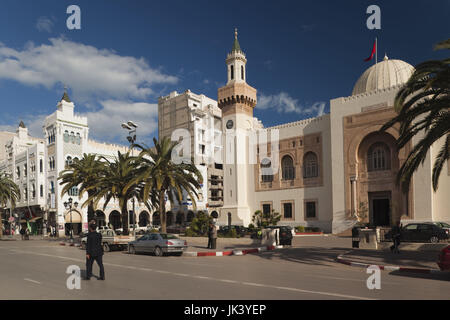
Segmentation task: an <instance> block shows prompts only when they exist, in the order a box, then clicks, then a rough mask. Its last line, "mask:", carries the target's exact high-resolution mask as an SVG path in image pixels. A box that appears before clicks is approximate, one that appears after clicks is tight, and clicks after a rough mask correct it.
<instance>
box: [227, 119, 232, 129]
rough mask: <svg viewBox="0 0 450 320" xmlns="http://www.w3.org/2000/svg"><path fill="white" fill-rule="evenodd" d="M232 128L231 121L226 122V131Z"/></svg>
mask: <svg viewBox="0 0 450 320" xmlns="http://www.w3.org/2000/svg"><path fill="white" fill-rule="evenodd" d="M231 128H233V120H228V121H227V129H231Z"/></svg>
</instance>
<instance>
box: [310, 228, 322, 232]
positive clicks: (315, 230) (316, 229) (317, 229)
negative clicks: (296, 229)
mask: <svg viewBox="0 0 450 320" xmlns="http://www.w3.org/2000/svg"><path fill="white" fill-rule="evenodd" d="M312 232H321V230H320V228H319V227H313V228H312Z"/></svg>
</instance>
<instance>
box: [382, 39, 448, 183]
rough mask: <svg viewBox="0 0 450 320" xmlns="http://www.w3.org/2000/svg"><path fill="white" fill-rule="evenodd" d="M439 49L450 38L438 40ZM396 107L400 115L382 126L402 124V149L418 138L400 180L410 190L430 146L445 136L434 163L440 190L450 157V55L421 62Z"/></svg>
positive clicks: (446, 44)
mask: <svg viewBox="0 0 450 320" xmlns="http://www.w3.org/2000/svg"><path fill="white" fill-rule="evenodd" d="M439 49H450V39H447V40H445V41H442V42H440V43H438V44H437V45H436V46H435V50H439ZM394 107H395V110H396V111H397V113H398V114H397V116H396V117H394V118H393V119H392V120H390V121H389V122H387V123H386V124H385V125H384V126H383V127H382V128H381V130H382V131H384V130H387V129H388V128H390V127H392V126H394V125H395V124H396V123H399V124H400V130H399V133H400V135H399V137H398V139H397V146H398V148H399V149H401V148H403V147H404V146H405V145H406V144H407V143H409V142H410V141H412V139H414V138H418V141H417V143H416V144H415V145H414V146H413V148H412V150H411V152H410V153H409V155H408V157H407V158H406V161H405V162H404V163H403V165H402V166H401V168H400V170H399V171H398V174H397V183H398V184H400V185H401V186H402V189H403V191H404V192H407V190H408V189H409V185H410V181H411V178H412V175H413V173H414V172H415V171H416V170H417V168H418V167H419V165H420V164H423V163H424V161H425V159H426V157H427V153H428V150H430V148H431V146H432V145H433V144H434V143H435V142H437V141H438V140H440V139H441V138H443V144H442V146H441V147H440V150H439V152H437V154H436V157H435V160H434V166H433V174H432V182H433V189H434V190H435V191H436V190H437V188H438V181H439V176H440V174H441V171H442V168H443V167H444V164H445V163H446V161H448V160H449V158H450V58H445V59H442V60H429V61H425V62H422V63H420V64H418V65H417V66H416V67H415V71H414V73H413V74H412V75H411V77H410V78H409V80H408V82H407V83H406V85H405V86H404V87H403V88H402V89H400V90H399V92H398V93H397V95H396V97H395V102H394Z"/></svg>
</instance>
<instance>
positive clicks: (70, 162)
mask: <svg viewBox="0 0 450 320" xmlns="http://www.w3.org/2000/svg"><path fill="white" fill-rule="evenodd" d="M71 164H72V157H71V156H68V157H67V159H66V166H69V165H71Z"/></svg>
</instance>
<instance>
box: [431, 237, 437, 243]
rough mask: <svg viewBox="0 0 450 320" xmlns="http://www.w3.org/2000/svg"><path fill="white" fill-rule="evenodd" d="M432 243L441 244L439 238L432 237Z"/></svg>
mask: <svg viewBox="0 0 450 320" xmlns="http://www.w3.org/2000/svg"><path fill="white" fill-rule="evenodd" d="M430 242H431V243H438V242H439V238H438V237H436V236H432V237H431V238H430Z"/></svg>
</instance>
